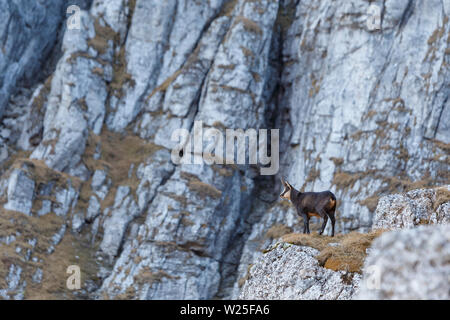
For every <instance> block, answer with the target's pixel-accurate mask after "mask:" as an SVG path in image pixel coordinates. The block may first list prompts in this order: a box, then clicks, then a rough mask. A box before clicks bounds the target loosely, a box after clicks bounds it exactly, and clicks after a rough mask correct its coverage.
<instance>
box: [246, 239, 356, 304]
mask: <svg viewBox="0 0 450 320" xmlns="http://www.w3.org/2000/svg"><path fill="white" fill-rule="evenodd" d="M318 253H319V252H318V251H317V250H315V249H313V248H309V247H303V246H295V245H290V244H287V243H283V242H278V243H276V244H275V245H274V246H273V247H271V248H269V249H268V252H267V253H265V254H264V255H263V256H261V257H260V258H259V259H258V260H257V261H256V262H255V264H254V265H253V266H252V267H251V268H250V269H249V271H248V272H249V274H248V279H247V281H246V282H245V283H244V285H243V287H242V290H241V293H240V295H239V299H245V300H253V299H264V300H274V299H275V300H278V299H282V300H291V299H295V300H298V299H300V300H322V299H326V300H332V299H333V300H334V299H338V300H348V299H351V298H352V297H353V295H354V293H355V291H356V290H357V289H358V286H359V282H360V280H361V276H360V275H359V274H357V273H355V274H351V273H349V274H346V273H345V272H344V271H332V270H329V269H325V268H322V267H320V266H319V265H318V262H317V259H315V258H314V256H316V255H317V254H318Z"/></svg>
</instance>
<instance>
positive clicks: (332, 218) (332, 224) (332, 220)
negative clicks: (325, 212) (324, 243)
mask: <svg viewBox="0 0 450 320" xmlns="http://www.w3.org/2000/svg"><path fill="white" fill-rule="evenodd" d="M329 216H330V220H331V236H332V237H334V223H335V222H336V218H335V217H334V212H330V213H329Z"/></svg>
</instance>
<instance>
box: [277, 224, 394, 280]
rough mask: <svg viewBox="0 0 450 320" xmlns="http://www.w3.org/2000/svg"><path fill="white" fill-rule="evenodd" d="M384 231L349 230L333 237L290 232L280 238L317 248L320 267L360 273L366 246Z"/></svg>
mask: <svg viewBox="0 0 450 320" xmlns="http://www.w3.org/2000/svg"><path fill="white" fill-rule="evenodd" d="M384 231H385V230H376V231H372V232H369V233H359V232H350V233H348V234H338V235H336V236H335V237H329V236H320V235H319V234H317V233H312V234H298V233H290V234H286V235H284V236H283V237H282V240H283V241H284V242H288V243H291V244H295V245H299V246H307V247H312V248H314V249H317V250H319V251H320V253H319V254H318V255H317V256H316V259H317V260H318V261H319V265H320V266H322V267H325V268H328V269H331V270H334V271H337V270H345V271H349V272H358V273H361V270H362V267H363V265H364V260H365V258H366V255H367V254H366V250H367V248H369V247H370V246H371V244H372V241H373V240H374V239H375V238H377V237H379V236H380V235H381V234H382V233H383V232H384ZM330 244H333V245H330Z"/></svg>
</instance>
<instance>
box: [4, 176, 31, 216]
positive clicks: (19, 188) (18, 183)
mask: <svg viewBox="0 0 450 320" xmlns="http://www.w3.org/2000/svg"><path fill="white" fill-rule="evenodd" d="M34 187H35V183H34V181H33V180H32V179H30V178H29V177H28V176H27V174H26V172H25V171H23V170H20V169H15V170H13V171H12V173H11V175H10V177H9V179H8V190H7V199H8V202H7V203H6V204H5V205H4V208H5V209H6V210H11V211H18V212H22V213H24V214H27V215H31V208H32V206H33V198H34Z"/></svg>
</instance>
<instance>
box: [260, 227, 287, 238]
mask: <svg viewBox="0 0 450 320" xmlns="http://www.w3.org/2000/svg"><path fill="white" fill-rule="evenodd" d="M291 232H292V229H291V228H289V227H288V226H285V225H282V224H276V225H274V226H272V227H271V228H270V229H269V230H267V232H266V238H272V239H277V238H280V237H282V236H284V235H285V234H288V233H291Z"/></svg>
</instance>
